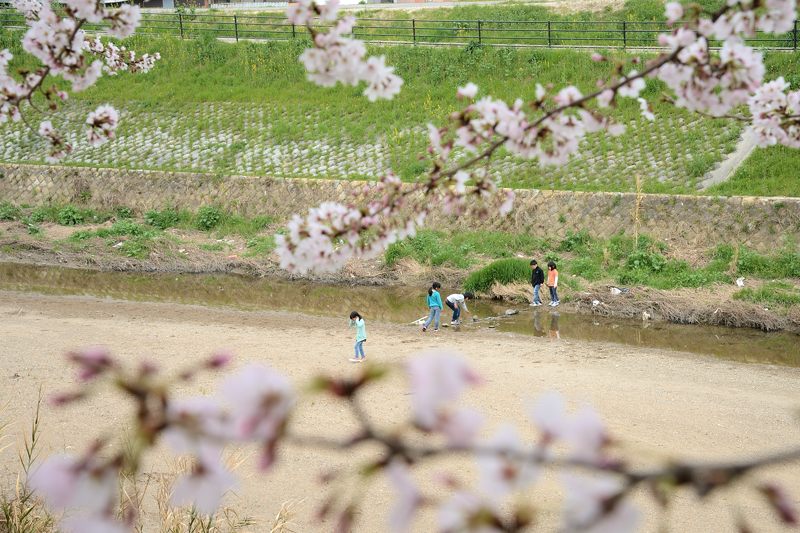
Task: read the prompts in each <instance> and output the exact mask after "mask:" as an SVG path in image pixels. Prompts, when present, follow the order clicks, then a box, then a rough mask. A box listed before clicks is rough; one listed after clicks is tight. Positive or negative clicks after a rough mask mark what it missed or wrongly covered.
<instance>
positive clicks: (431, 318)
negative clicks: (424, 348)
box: [422, 307, 442, 329]
mask: <svg viewBox="0 0 800 533" xmlns="http://www.w3.org/2000/svg"><path fill="white" fill-rule="evenodd" d="M441 320H442V308H441V307H431V312H430V314H429V315H428V320H426V321H425V325H424V326H422V329H428V326H430V325H431V322H433V323H434V324H435V326H434V329H439V323H440V322H441Z"/></svg>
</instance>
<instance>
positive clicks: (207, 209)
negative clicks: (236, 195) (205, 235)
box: [195, 205, 223, 231]
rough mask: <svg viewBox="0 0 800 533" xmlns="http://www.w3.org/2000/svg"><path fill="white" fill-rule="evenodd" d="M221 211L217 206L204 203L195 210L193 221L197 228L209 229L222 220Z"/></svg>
mask: <svg viewBox="0 0 800 533" xmlns="http://www.w3.org/2000/svg"><path fill="white" fill-rule="evenodd" d="M222 218H223V213H222V211H221V210H220V209H219V208H218V207H214V206H213V205H205V206H203V207H201V208H200V209H198V210H197V217H196V219H195V223H196V225H197V228H198V229H201V230H203V231H210V230H212V229H214V228H215V227H217V225H219V223H220V222H222Z"/></svg>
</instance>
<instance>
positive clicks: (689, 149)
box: [0, 0, 800, 195]
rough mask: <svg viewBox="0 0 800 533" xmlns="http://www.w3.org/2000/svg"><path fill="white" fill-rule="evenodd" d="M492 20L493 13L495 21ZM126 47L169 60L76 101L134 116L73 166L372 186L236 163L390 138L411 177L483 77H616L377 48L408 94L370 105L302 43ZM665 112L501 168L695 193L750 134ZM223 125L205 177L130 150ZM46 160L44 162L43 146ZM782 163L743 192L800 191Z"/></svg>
mask: <svg viewBox="0 0 800 533" xmlns="http://www.w3.org/2000/svg"><path fill="white" fill-rule="evenodd" d="M709 3H711V4H714V3H715V2H709ZM383 13H386V14H389V15H391V14H393V16H397V17H403V16H406V15H405V14H402V13H397V12H394V11H392V12H389V11H386V12H377V14H376V12H372V11H370V13H369V16H371V17H372V16H382V14H383ZM489 14H491V17H488V16H487V15H489ZM545 15H547V17H548V18H553V17H555V16H556V15H554V14H552V13H549V12H547V11H546V10H544V8H541V7H539V6H531V5H516V6H515V5H511V6H474V5H465V6H463V7H457V8H453V9H450V10H439V9H434V10H421V11H415V12H414V16H415V17H427V18H430V19H435V18H441V17H448V18H462V19H464V20H470V19H475V18H494V19H498V20H519V19H530V18H541V17H543V16H545ZM569 18H571V19H576V20H585V19H589V18H593V19H598V18H600V19H603V18H605V19H614V20H619V19H620V18H625V19H630V20H633V19H639V20H660V19H661V18H662V7H661V3H660V2H658V1H655V0H647V1H642V0H637V1H635V2H634V1H629V2H628V3H627V4H626V7H625V8H624V9H623V10H622V11H621V12H604V13H600V14H588V13H578V14H573V15H569ZM11 44H12V45H13V44H14V43H13V42H12V43H11ZM129 45H130V47H131V48H135V49H136V50H139V51H156V50H157V51H160V52H161V53H162V55H163V56H164V59H163V60H162V62H161V63H160V64H159V66H158V67H157V68H156V69H155V70H154V71H153V72H151V73H150V74H148V75H146V76H130V75H121V76H117V77H115V78H109V77H105V78H103V79H101V81H100V83H98V85H97V86H96V87H94V88H92V89H90V90H89V91H86V92H85V93H81V94H79V95H76V100H77V102H76V104H74V105H73V109H74V110H75V113H74V116H75V118H76V119H77V120H80V117H81V115H82V114H83V113H85V111H86V109H87V108H89V107H90V106H92V105H95V104H97V103H101V102H105V101H111V102H112V103H114V104H115V105H117V106H119V107H120V108H122V109H123V110H124V111H127V113H126V114H125V116H124V119H125V121H124V122H123V126H122V127H121V129H120V132H119V133H120V140H118V141H117V142H116V143H112V144H111V145H109V147H107V148H102V149H100V150H98V151H95V152H94V153H99V154H100V155H99V156H98V157H95V156H94V155H90V156H86V157H85V158H84V159H83V160H77V159H74V161H75V162H76V163H78V164H88V165H91V164H98V165H108V164H110V165H114V166H122V167H126V166H127V167H139V168H165V169H178V170H206V171H215V172H220V173H224V172H243V173H256V174H259V173H271V174H283V175H298V176H320V177H326V176H330V177H350V178H372V177H374V173H375V170H374V169H372V168H371V167H370V168H366V167H364V166H361V167H358V168H355V167H354V168H342V169H341V170H340V171H338V173H337V171H336V170H334V171H331V170H330V169H329V168H325V169H323V170H322V171H320V172H319V173H317V172H316V171H312V170H309V169H308V168H300V167H299V166H294V165H292V166H290V167H286V165H284V166H283V167H263V166H258V164H259V162H258V161H257V162H256V163H254V166H252V167H249V166H246V167H242V166H240V163H238V162H237V161H239V159H241V157H242V153H243V152H245V151H246V150H248V149H250V148H252V147H257V146H270V145H278V144H280V143H284V144H285V143H298V142H299V143H306V145H307V149H308V150H310V151H311V152H312V153H313V151H314V150H318V151H319V150H320V147H319V146H317V141H319V140H320V139H322V140H324V141H325V143H326V147H327V145H332V146H336V145H339V146H357V145H359V144H362V143H365V142H366V143H370V142H372V143H374V142H375V140H376V139H382V141H381V142H382V143H384V145H385V152H386V166H391V168H393V169H395V170H396V171H397V172H398V173H400V174H401V175H402V176H403V177H404V178H406V179H412V178H414V177H415V176H417V175H419V174H420V173H421V172H423V171H424V170H425V164H424V162H420V161H418V160H417V158H416V154H418V153H420V152H422V151H423V150H424V144H425V136H424V134H423V133H422V132H420V131H419V129H418V128H419V127H420V126H421V125H424V124H425V123H426V122H428V121H430V120H433V121H434V122H436V123H440V122H442V121H443V119H444V117H446V116H447V114H448V113H449V112H450V111H452V110H454V109H456V107H457V105H458V103H457V102H456V101H455V99H454V98H453V94H454V92H455V88H456V87H458V86H459V85H463V84H464V83H465V82H467V81H475V82H476V83H478V85H479V86H480V87H481V91H482V94H492V95H494V96H497V97H500V98H504V99H506V100H507V101H513V99H514V98H517V97H529V96H530V95H531V94H532V90H533V87H534V86H535V84H536V83H537V82H541V83H551V84H553V85H555V86H556V87H559V86H563V85H565V84H567V83H577V85H578V86H579V87H580V88H581V89H583V90H589V89H591V88H592V87H593V85H594V82H595V80H597V79H598V78H601V77H603V76H604V74H605V73H606V72H607V71H608V66H607V65H603V64H597V63H593V62H591V61H590V60H589V58H588V55H587V54H586V53H583V52H575V51H569V50H543V49H535V50H516V49H493V48H489V49H487V48H483V49H481V48H469V47H468V48H466V49H463V48H462V49H459V48H449V49H440V48H435V49H432V48H424V47H420V48H410V47H386V48H382V49H373V52H375V53H381V54H385V55H386V56H387V62H388V63H390V64H392V65H395V66H396V68H397V72H398V73H399V74H400V75H401V76H403V78H404V79H405V80H406V84H405V86H404V90H403V92H402V94H401V95H400V97H399V98H397V99H396V100H393V101H391V102H377V103H374V104H370V103H369V102H367V101H366V99H365V98H363V96H361V89H359V88H353V87H341V86H339V87H336V88H333V89H325V88H319V87H316V86H314V85H312V84H310V83H308V82H307V81H306V80H305V78H304V74H303V71H302V67H301V65H300V64H299V63H298V61H297V59H296V58H297V56H298V55H299V53H300V52H301V50H302V49H303V48H304V46H305V43H303V42H294V43H268V44H255V43H240V44H238V45H226V44H220V43H218V42H216V41H213V40H209V39H197V40H193V41H189V42H182V41H178V40H174V39H169V38H163V39H153V38H144V37H142V38H135V39H132V40H131V42H130V43H129ZM0 46H3V43H0ZM614 55H615V56H617V57H623V54H622V53H621V52H614ZM767 59H768V63H769V65H770V67H771V68H770V70H771V71H779V72H789V73H790V74H792V76H790V81H792V82H794V83H797V82H798V76H800V74H798V69H797V68H796V67H797V57H796V56H793V55H791V54H771V55H769V56H768V58H767ZM661 88H662V87H661V86H660V85H659V84H658V83H655V82H651V83H650V84H649V87H648V89H647V93H648V95H649V96H651V97H656V96H657V95H658V93H659V91H660V90H661ZM209 102H215V103H219V104H220V107H218V108H217V110H216V111H215V113H216V115H213V116H210V115H206V114H204V113H206V111H207V110H208V108H209V106H208V105H207V103H209ZM247 110H256V111H258V112H260V113H262V115H263V116H264V119H263V122H266V123H268V125H269V132H268V133H264V132H263V131H259V130H257V128H254V127H253V120H252V115H247V114H246V113H245V111H247ZM656 112H657V114H658V115H659V116H660V118H661V119H667V120H661V121H659V122H657V123H656V125H655V126H650V125H649V124H647V123H645V122H643V121H642V120H641V119H640V118H639V117H638V111H637V108H636V105H635V103H632V102H626V103H625V104H623V105H622V106H621V107H620V109H618V110H617V111H616V112H615V115H616V117H617V118H618V119H621V120H623V121H626V122H628V121H633V124H634V127H633V128H632V129H631V131H630V132H629V133H628V134H626V135H625V136H623V137H622V138H621V139H619V140H608V139H605V138H599V137H595V138H594V139H590V140H589V141H588V142H587V144H586V146H585V147H584V153H585V154H586V158H585V159H577V160H575V161H573V162H571V163H570V164H569V165H567V166H566V167H564V168H562V169H557V170H553V169H545V170H541V169H539V168H538V166H537V165H536V164H535V163H531V162H523V163H519V162H516V161H511V160H510V159H507V160H503V161H502V164H501V165H499V171H500V172H501V173H502V175H503V176H504V179H505V183H506V184H507V185H511V186H517V187H544V188H551V187H552V188H562V189H577V190H632V188H633V176H634V175H635V174H636V173H640V174H641V175H642V176H643V178H644V184H645V187H644V188H645V191H647V192H681V193H691V192H693V191H694V185H695V183H696V181H697V179H698V178H700V177H701V176H702V175H703V174H704V173H705V172H706V171H708V170H709V169H710V168H711V167H712V166H713V165H714V164H715V163H716V162H717V161H719V160H720V159H721V158H722V157H723V156H724V154H725V153H727V152H729V151H730V150H732V149H733V146H734V144H735V140H736V137H737V136H738V133H739V131H740V130H739V126H738V125H735V124H730V123H725V122H722V121H712V120H706V119H699V118H697V117H695V116H692V115H690V114H688V113H685V112H683V111H680V110H675V109H673V108H671V107H670V106H667V105H663V104H657V105H656ZM673 120H674V121H673ZM679 121H683V122H679ZM148 128H150V130H148ZM220 128H222V130H224V132H223V133H225V134H227V135H230V134H231V132H234V133H235V134H236V135H237V137H236V138H235V139H234V141H231V140H230V138H229V137H225V136H224V135H222V136H221V138H222V140H221V141H220V142H219V143H218V144H217V145H215V144H213V143H212V144H210V146H209V148H207V149H206V151H201V152H200V153H199V154H198V157H197V158H196V161H199V163H197V165H199V167H198V166H196V165H195V166H192V165H189V164H187V163H186V159H184V160H181V161H171V160H169V159H168V158H166V157H162V156H160V155H158V154H157V153H153V154H151V153H150V152H149V151H148V152H146V153H141V151H142V149H143V143H141V142H139V141H136V140H134V141H133V144H136V145H137V146H136V147H135V149H133V148H132V149H131V150H130V151H131V152H136V154H134V155H131V154H129V153H128V149H127V148H124V149H123V148H120V146H122V145H123V139H124V138H125V136H129V137H131V138H132V136H133V134H134V133H135V131H134V130H145V131H146V133H150V132H151V130H153V131H155V132H158V133H160V132H161V130H164V129H169V130H170V132H169V134H170V135H172V137H168V139H172V138H173V137H175V136H179V135H182V136H183V137H184V141H185V143H184V144H185V145H188V146H192V145H195V144H198V143H199V142H200V141H204V142H205V139H200V138H199V136H202V135H205V134H208V136H209V137H213V136H214V135H220V134H219V131H221V130H220ZM225 128H227V129H225ZM415 128H417V129H415ZM658 128H661V129H660V130H659V129H658ZM681 129H683V130H685V131H681ZM13 142H14V143H16V144H17V145H18V146H24V147H25V149H26V150H27V153H28V154H30V153H31V152H32V151H36V146H35V142H36V141H35V139H33V138H32V137H26V136H25V135H23V134H21V135H20V136H19V137H17V138H15V140H14V141H13ZM209 142H210V141H209ZM26 143H28V144H26ZM162 144H164V145H170V144H171V142H169V140H168V141H167V142H165V143H162ZM207 144H208V143H207ZM115 145H116V146H115ZM309 146H310V147H309ZM29 147H30V148H29ZM117 149H119V151H117ZM326 149H327V148H326ZM38 150H39V152H40V151H41V147H39V148H38ZM137 150H138V151H137ZM148 150H149V149H148ZM245 155H247V154H245ZM251 155H252V154H251ZM760 155H761V154H760ZM39 157H41V156H39ZM256 157H259V156H258V155H257V156H256ZM332 157H334V158H335V159H337V161H338V160H347V159H348V154H346V153H343V152H341V151H339V152H336V153H335V154H333V156H332ZM365 157H368V156H365ZM754 157H755V156H754ZM770 157H771V158H773V159H770V166H771V167H773V166H774V167H776V168H779V169H780V168H783V167H778V166H776V165H773V164H772V161H773V160H774V158H775V157H777V158H778V159H780V158H781V157H782V154H777V156H772V154H770ZM0 158H2V147H0ZM237 158H239V159H237ZM32 159H33V160H35V159H36V158H35V157H33V158H32ZM262 159H263V158H262ZM13 160H16V159H13ZM143 161H144V163H143ZM748 164H749V162H748ZM746 166H747V165H746ZM785 167H786V169H785V170H782V171H781V172H780V173H779V175H777V176H776V178H775V179H774V180H773V181H772V182H769V183H767V184H764V183H754V182H753V181H752V180H749V179H745V180H739V181H741V183H739V185H738V188H737V192H738V193H743V194H746V193H758V194H787V195H792V194H796V190H794V189H792V188H791V184H792V180H790V179H788V178H786V177H785V175H786V174H787V173H791V168H790V166H789V165H785ZM751 174H752V173H751ZM761 174H763V172H761ZM795 181H796V180H795ZM787 187H789V188H787ZM714 192H715V193H719V191H717V190H715V191H714Z"/></svg>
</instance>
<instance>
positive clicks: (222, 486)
mask: <svg viewBox="0 0 800 533" xmlns="http://www.w3.org/2000/svg"><path fill="white" fill-rule="evenodd" d="M235 486H236V478H235V477H234V476H233V474H231V473H230V472H228V471H227V470H226V469H225V468H224V467H223V466H222V464H221V463H220V462H219V461H218V460H217V461H207V462H201V463H199V464H198V465H197V466H196V467H195V469H194V471H193V472H191V473H190V474H186V475H183V476H181V477H180V478H179V479H178V480H177V481H176V483H175V486H174V487H173V490H172V496H171V498H170V502H171V503H172V505H176V506H184V505H191V506H193V507H194V508H196V509H197V510H198V511H199V512H200V513H202V514H206V515H210V514H213V513H215V512H216V511H217V509H218V508H219V504H220V502H221V501H222V497H223V496H224V495H225V494H226V493H227V492H228V491H230V490H231V489H233V488H234V487H235Z"/></svg>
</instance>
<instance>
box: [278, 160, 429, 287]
mask: <svg viewBox="0 0 800 533" xmlns="http://www.w3.org/2000/svg"><path fill="white" fill-rule="evenodd" d="M370 192H371V191H370V189H369V187H365V191H364V193H365V196H366V195H367V194H369V193H370ZM373 193H374V194H375V195H377V198H374V199H372V200H371V201H369V203H368V204H367V205H366V206H365V207H364V208H356V207H353V206H348V205H344V204H341V203H337V202H325V203H322V204H320V205H319V206H318V207H315V208H311V209H309V211H308V215H307V216H306V217H305V218H302V217H300V216H298V215H295V216H294V217H293V218H292V219H291V220H290V221H289V223H288V224H287V226H286V228H287V231H286V233H285V234H278V235H276V236H275V241H276V244H277V250H278V255H279V257H280V264H281V268H285V269H287V270H291V271H294V272H309V271H317V272H330V271H335V270H338V269H340V268H341V267H342V266H344V264H345V263H346V262H347V261H348V260H349V259H350V258H352V257H353V256H355V255H358V256H360V257H374V256H375V255H376V254H379V253H380V252H381V251H383V250H385V249H386V247H387V246H389V245H390V244H391V243H393V242H396V241H398V240H401V239H404V238H406V237H413V236H414V235H415V234H416V230H417V227H419V226H421V225H422V223H423V222H424V220H425V217H426V216H427V210H426V209H425V208H424V207H420V208H419V209H416V210H415V213H416V215H415V216H414V217H413V218H410V219H406V218H405V217H404V216H403V208H404V207H406V206H407V205H408V204H409V203H410V199H409V198H408V196H409V195H408V194H407V192H406V191H404V190H403V187H402V182H401V181H400V178H398V177H397V176H395V175H394V174H387V175H386V176H384V177H382V178H381V180H380V182H379V183H378V184H377V186H376V187H375V189H374V191H373ZM367 231H369V235H365V233H366V232H367Z"/></svg>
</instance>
